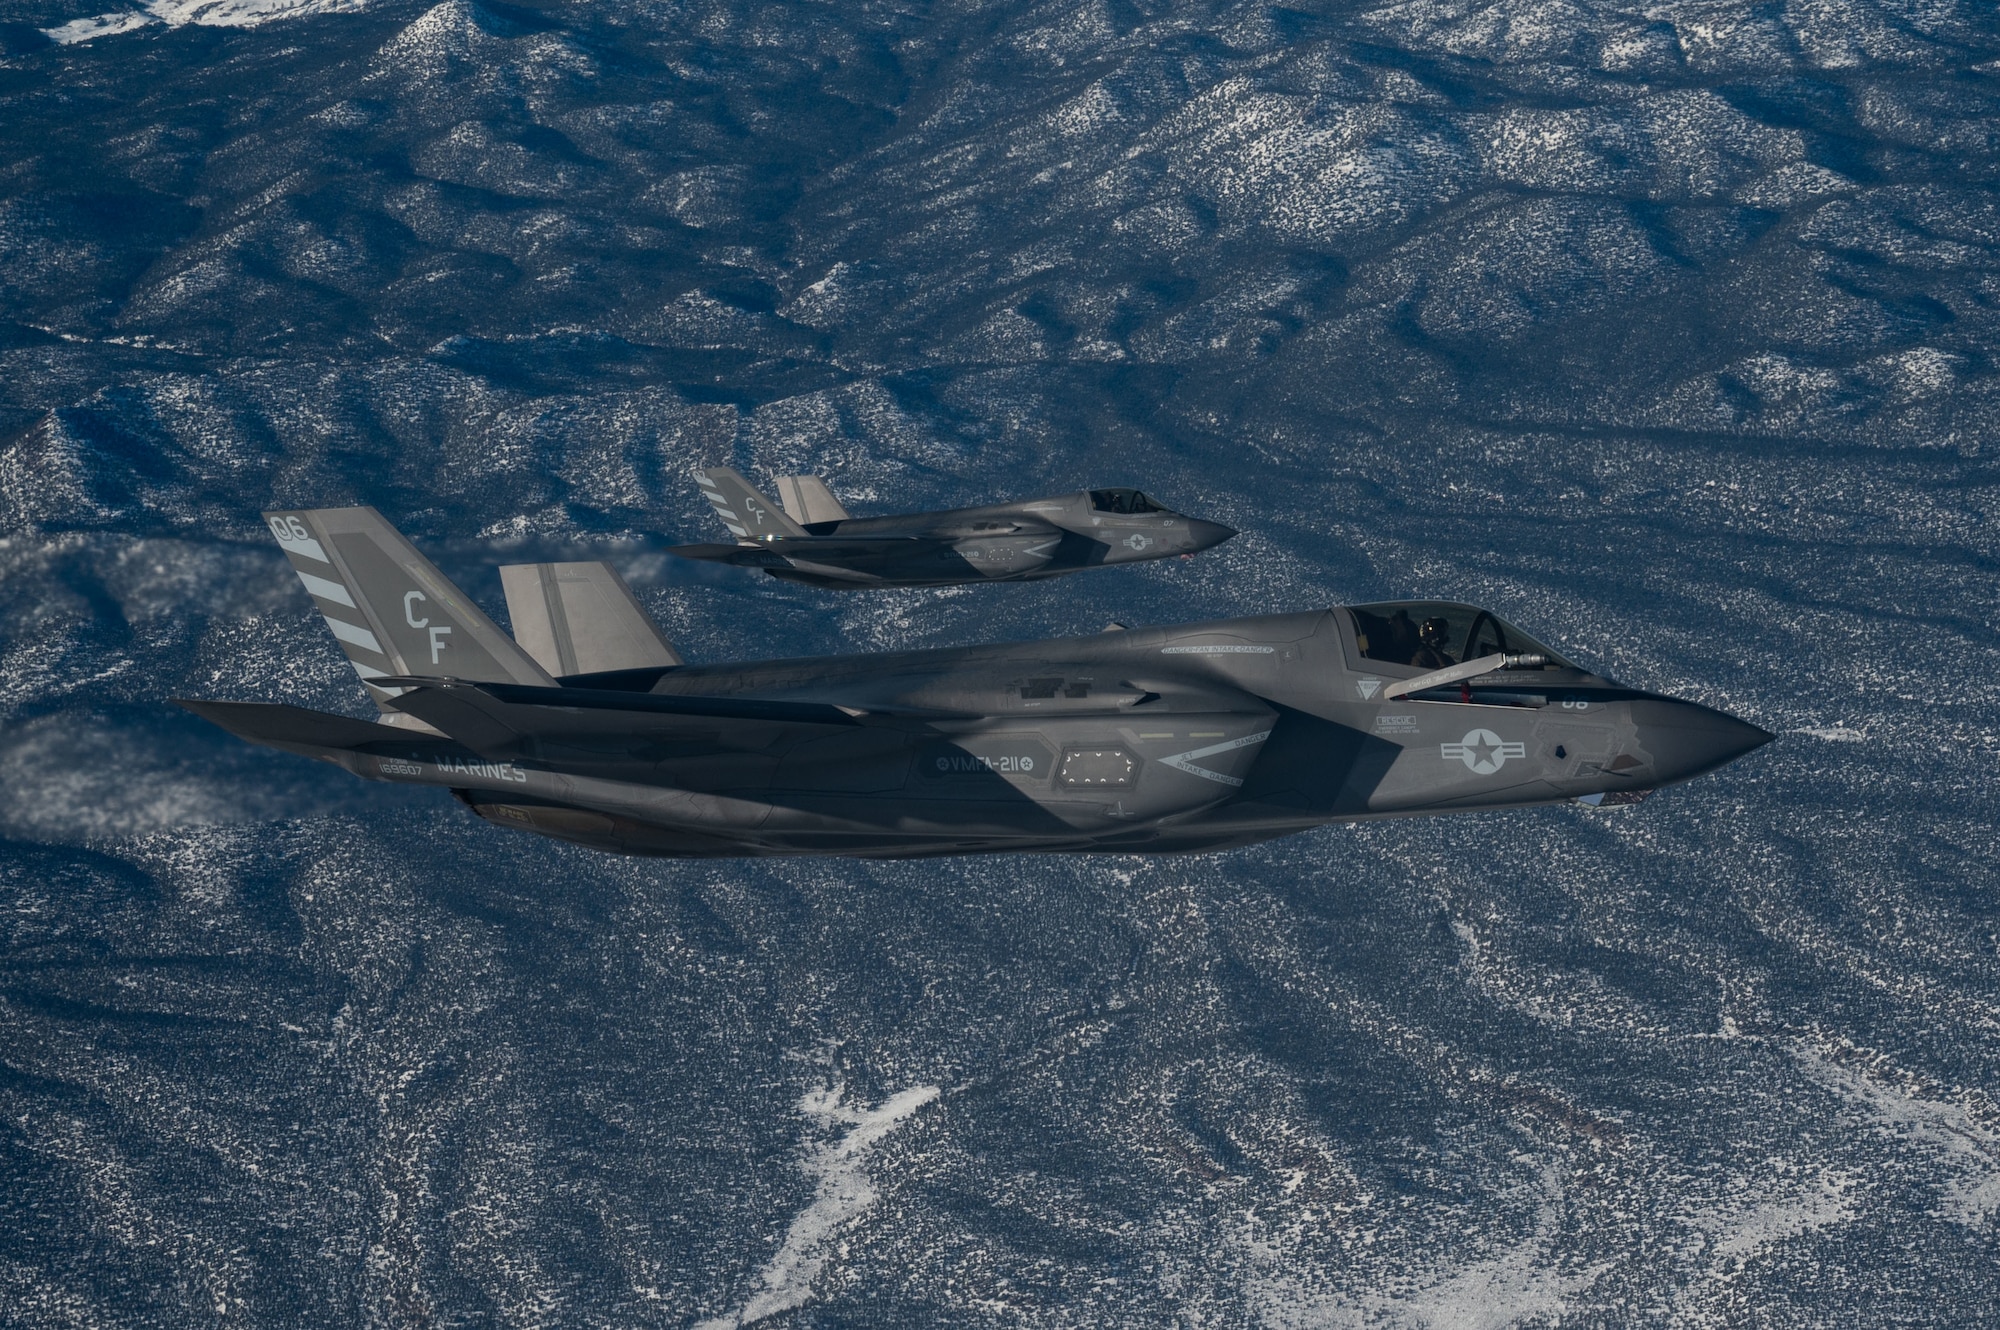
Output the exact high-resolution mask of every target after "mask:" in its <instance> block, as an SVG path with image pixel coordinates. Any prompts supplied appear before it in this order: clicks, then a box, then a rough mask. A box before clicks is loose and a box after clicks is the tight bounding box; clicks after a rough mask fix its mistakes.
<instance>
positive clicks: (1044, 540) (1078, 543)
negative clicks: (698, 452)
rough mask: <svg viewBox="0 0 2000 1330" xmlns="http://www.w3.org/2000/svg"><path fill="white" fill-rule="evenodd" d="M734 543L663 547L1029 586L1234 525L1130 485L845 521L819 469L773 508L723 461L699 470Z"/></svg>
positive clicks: (814, 580)
mask: <svg viewBox="0 0 2000 1330" xmlns="http://www.w3.org/2000/svg"><path fill="white" fill-rule="evenodd" d="M698 479H699V480H700V482H701V492H702V494H703V495H704V496H705V497H706V498H707V499H708V501H709V503H710V504H712V505H714V507H715V515H716V516H717V517H718V518H720V519H721V520H722V525H723V526H724V527H725V528H726V529H727V530H728V531H729V534H730V535H732V536H734V537H735V538H736V543H735V544H733V545H720V544H718V545H676V546H674V547H672V549H671V550H670V551H669V553H672V554H678V555H680V556H681V557H682V558H686V559H706V560H709V561H711V562H714V563H727V564H734V565H736V566H737V567H740V568H762V569H763V570H764V571H765V572H767V573H769V574H770V575H771V576H773V577H779V578H783V579H784V580H785V581H787V582H803V583H805V584H806V585H808V586H819V587H837V588H846V589H854V588H860V587H924V586H955V585H958V584H960V583H965V582H1025V581H1031V580H1034V579H1037V578H1043V577H1060V576H1062V575H1063V574H1064V573H1075V572H1081V571H1083V570H1084V569H1085V568H1097V567H1102V566H1104V565H1106V564H1114V563H1138V562H1140V561H1142V560H1146V559H1164V558H1167V557H1169V556H1170V555H1175V554H1193V553H1195V552H1196V551H1197V550H1205V549H1207V548H1209V547H1210V546H1212V545H1220V544H1221V543H1222V542H1223V541H1225V540H1228V539H1229V538H1230V537H1231V536H1233V535H1235V534H1236V532H1235V531H1234V530H1233V529H1231V528H1229V527H1226V526H1223V525H1222V524H1221V523H1220V522H1204V521H1202V520H1201V519H1200V518H1198V517H1185V516H1183V515H1181V514H1180V513H1177V512H1173V511H1171V510H1169V509H1166V508H1162V507H1160V506H1159V505H1158V504H1156V503H1154V502H1153V501H1152V500H1151V499H1149V498H1147V497H1146V496H1145V495H1144V494H1141V493H1140V492H1139V491H1138V490H1134V489H1111V490H1089V491H1086V492H1084V493H1081V494H1064V495H1059V496H1057V497H1055V498H1050V499H1030V500H1027V501H1026V502H1023V503H999V504H993V505H992V506H990V507H986V508H956V509H952V510H950V511H948V512H937V513H909V514H905V515H903V516H900V517H849V516H848V515H847V510H846V509H845V508H843V507H841V506H840V501H839V500H837V499H835V498H834V497H833V492H832V491H831V490H829V489H828V488H827V487H826V482H825V481H823V480H821V479H820V478H819V477H818V476H780V477H778V496H779V498H780V499H781V500H782V506H781V505H780V504H775V503H772V502H771V501H770V500H769V499H767V498H765V497H764V495H763V494H761V493H759V492H758V490H757V488H756V487H755V486H753V485H752V484H751V483H750V482H749V481H747V480H745V479H744V478H743V477H742V476H741V475H739V474H738V473H736V472H735V471H732V470H730V469H729V468H728V467H714V468H711V469H710V470H707V471H703V472H700V473H698Z"/></svg>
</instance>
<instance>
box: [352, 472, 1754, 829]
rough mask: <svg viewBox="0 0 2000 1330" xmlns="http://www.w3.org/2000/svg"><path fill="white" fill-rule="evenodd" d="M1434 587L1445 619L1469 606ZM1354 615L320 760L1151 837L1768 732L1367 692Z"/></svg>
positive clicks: (777, 665)
mask: <svg viewBox="0 0 2000 1330" xmlns="http://www.w3.org/2000/svg"><path fill="white" fill-rule="evenodd" d="M967 511H969V512H978V511H981V510H967ZM861 520H864V521H865V520H882V519H861ZM843 525H845V524H843ZM1383 608H1384V607H1373V609H1374V610H1381V609H1383ZM1447 608H1452V607H1447ZM1456 610H1463V611H1464V612H1465V613H1464V614H1462V615H1460V616H1459V618H1458V619H1456V620H1454V621H1453V622H1457V623H1461V624H1462V623H1464V622H1465V621H1466V619H1465V616H1466V615H1473V614H1478V613H1479V612H1477V611H1474V610H1472V609H1471V608H1470V607H1456V609H1455V610H1454V612H1456ZM1369 613H1370V611H1369V610H1367V609H1364V610H1362V611H1360V614H1361V616H1362V617H1357V611H1354V610H1348V609H1333V610H1323V611H1312V612H1308V613H1300V614H1284V615H1269V616H1260V617H1254V618H1240V619H1228V620H1220V621H1214V622H1207V623H1194V624H1184V625H1178V626H1173V627H1161V628H1144V629H1134V630H1130V631H1111V632H1105V633H1101V634H1098V635H1095V636H1092V637H1082V638H1062V639H1055V640H1050V641H1040V642H1024V643H1011V644H1002V645H992V646H978V647H965V648H952V649H944V650H929V651H913V652H900V653H890V654H876V655H856V656H831V657H810V658H800V659H790V660H771V661H759V662H747V663H735V664H722V665H686V666H680V667H676V668H670V669H662V670H651V671H643V672H636V673H633V674H627V675H620V676H597V677H578V678H571V679H565V680H563V681H562V682H563V683H564V684H565V685H567V686H569V687H571V688H579V689H590V690H594V691H596V692H599V693H602V694H603V696H604V699H605V703H606V704H610V703H613V702H615V700H616V697H617V696H618V695H619V694H620V693H621V692H623V693H628V694H637V693H644V694H646V695H649V696H655V697H672V696H688V697H700V698H744V699H761V700H768V701H772V702H794V703H815V704H830V705H831V706H832V707H837V708H839V715H841V716H845V717H849V718H851V720H852V723H851V724H847V725H842V726H834V727H828V726H818V727H812V726H808V727H796V726H794V727H787V726H785V725H779V724H772V725H768V726H762V727H758V726H749V727H742V726H734V727H732V726H724V725H718V726H717V727H716V728H715V729H714V731H713V732H712V733H704V734H700V735H691V734H686V733H682V734H679V735H677V736H676V737H675V738H674V739H673V740H671V741H662V740H661V739H659V738H658V737H657V736H656V737H652V738H648V737H645V736H644V735H632V736H626V737H620V736H610V737H606V736H602V735H600V736H598V737H596V738H593V739H591V740H588V741H579V740H577V739H575V738H574V737H571V738H568V739H564V740H562V741H560V742H542V741H536V740H528V741H525V742H524V744H523V745H522V746H521V747H520V749H519V750H518V754H517V755H516V756H513V757H511V758H510V759H509V760H506V761H498V762H496V761H488V760H482V759H474V758H469V757H468V756H467V755H466V753H465V752H464V750H463V749H461V748H460V747H459V746H458V745H457V744H455V743H452V742H451V741H449V740H442V739H440V740H428V739H424V738H422V737H421V736H408V737H406V736H403V735H397V736H395V737H394V738H393V739H385V741H384V742H383V744H381V745H374V744H371V745H369V751H357V752H350V753H345V754H341V755H338V756H336V757H334V758H332V760H335V761H339V762H340V763H341V764H342V765H344V766H347V767H348V768H349V769H350V770H353V771H354V772H355V773H356V774H358V775H362V776H365V777H368V778H371V779H381V780H393V781H407V782H414V783H422V784H441V785H446V786H449V787H451V788H452V789H454V790H455V791H457V792H459V794H460V797H461V798H462V799H463V800H464V801H465V802H466V803H467V804H469V805H470V806H471V807H472V808H474V809H475V810H476V811H477V812H479V813H480V814H481V815H482V816H484V817H487V818H489V819H490V820H492V821H495V822H499V823H502V824H505V825H511V826H516V827H520V828H522V829H525V830H530V831H536V832H539V833H542V834H546V835H551V836H556V837H559V838H562V839H566V840H571V841H576V842H579V843H582V844H585V845H590V846H593V847H596V848H599V849H605V850H612V851H620V852H624V853H632V854H655V855H783V854H794V855H796V854H847V855H864V856H880V857H901V856H915V855H935V854H955V853H992V852H1019V851H1052V852H1140V853H1158V852H1172V851H1192V850H1206V849H1216V848H1222V847H1226V846H1231V845H1239V844H1246V843H1250V842H1254V841H1259V840H1264V839H1268V838H1270V837H1274V836H1282V835H1285V834H1288V833H1291V832H1295V831H1300V830H1303V829H1306V828H1309V827H1313V826H1318V825H1322V824H1325V823H1329V822H1342V821H1354V820H1360V819H1366V818H1378V817H1393V816H1410V815H1415V814H1425V813H1441V812H1457V811H1469V810H1475V809H1495V808H1508V807H1518V806H1522V805H1530V804H1544V803H1556V802H1560V801H1564V800H1570V799H1591V798H1595V797H1600V796H1602V797H1608V798H1610V799H1611V800H1612V801H1613V802H1618V801H1628V800H1630V799H1632V798H1634V797H1635V796H1636V795H1637V794H1638V793H1639V792H1643V791H1648V790H1651V789H1655V788H1657V787H1659V786H1662V785H1666V784H1670V783H1673V782H1676V781H1681V780H1686V779H1688V778H1690V777H1692V776H1696V775H1699V774H1701V773H1703V772H1705V771H1708V770H1711V769H1713V768H1714V767H1716V766H1719V765H1721V764H1722V763H1724V762H1727V761H1729V760H1730V759H1732V758H1734V757H1736V756H1740V755H1741V754H1742V753H1745V752H1748V751H1749V750H1750V749H1752V748H1755V747H1756V746H1758V745H1759V744H1761V743H1763V742H1765V741H1766V740H1768V738H1769V737H1770V736H1769V735H1767V734H1765V732H1764V731H1762V730H1760V729H1757V728H1756V727H1754V726H1751V725H1748V724H1746V723H1744V722H1742V721H1738V720H1736V719H1734V718H1732V717H1730V716H1727V715H1724V714H1723V713H1721V712H1718V711H1714V710H1711V709H1709V708H1707V707H1703V706H1700V705H1698V704H1695V703H1690V702H1683V701H1677V700H1674V699H1671V698H1665V697H1659V696H1655V695H1652V694H1648V693H1644V692H1641V691H1638V690H1634V689H1630V688H1625V687H1621V686H1620V685H1618V684H1616V683H1614V682H1612V681H1610V680H1608V679H1604V678H1601V677H1598V676H1595V675H1592V674H1589V673H1587V672H1585V671H1583V670H1580V669H1576V668H1573V667H1570V666H1568V665H1566V664H1564V663H1562V662H1560V661H1559V660H1557V661H1555V662H1554V663H1552V664H1550V665H1548V666H1546V667H1543V668H1533V669H1510V670H1506V671H1502V672H1499V673H1493V674H1489V675H1486V676H1484V677H1482V678H1480V679H1478V680H1475V681H1471V682H1468V683H1464V684H1459V685H1455V686H1453V687H1451V688H1449V689H1433V690H1429V691H1426V692H1424V693H1421V694H1418V695H1414V696H1408V697H1398V698H1395V699H1392V700H1390V699H1385V698H1384V697H1383V691H1384V689H1385V688H1388V687H1389V686H1390V685H1393V684H1395V683H1396V682H1397V681H1399V680H1408V679H1411V678H1413V677H1416V676H1420V675H1423V674H1424V673H1425V668H1424V665H1423V664H1422V663H1410V662H1408V661H1406V660H1402V659H1397V658H1396V657H1398V656H1399V655H1403V654H1407V653H1403V652H1399V651H1395V650H1389V651H1385V649H1384V646H1383V643H1384V641H1385V634H1384V631H1383V630H1382V629H1380V628H1379V627H1376V628H1375V629H1374V639H1373V641H1372V642H1371V640H1370V638H1369V630H1370V626H1371V625H1379V624H1383V623H1387V622H1390V621H1389V620H1388V619H1386V618H1384V617H1382V616H1380V615H1375V616H1374V617H1367V616H1368V615H1369ZM1488 621H1490V622H1491V623H1492V624H1493V625H1495V627H1493V628H1492V629H1491V630H1490V631H1491V632H1494V633H1500V634H1502V637H1503V638H1504V633H1503V632H1502V629H1503V628H1505V626H1504V625H1500V623H1499V621H1498V620H1496V619H1492V616H1490V615H1487V616H1482V617H1481V618H1478V619H1473V620H1471V624H1472V626H1471V627H1470V628H1469V629H1467V630H1465V632H1466V637H1467V640H1466V642H1465V643H1464V645H1463V648H1462V649H1461V651H1460V654H1466V655H1469V654H1470V653H1471V652H1472V651H1473V650H1474V649H1475V644H1474V642H1473V641H1472V638H1474V637H1477V636H1478V635H1479V634H1480V633H1482V632H1486V631H1489V630H1487V629H1485V628H1482V627H1481V626H1480V625H1481V624H1482V623H1485V622H1488ZM1438 622H1444V620H1443V619H1439V620H1438ZM1506 631H1512V632H1514V633H1515V638H1516V644H1517V645H1518V643H1519V642H1520V641H1521V640H1522V639H1520V637H1519V634H1518V631H1517V630H1511V629H1507V630H1506ZM1484 645H1485V644H1484V643H1483V640H1482V643H1481V644H1480V646H1479V648H1478V649H1484ZM1530 645H1532V644H1530ZM1502 646H1503V648H1507V647H1508V644H1507V643H1506V642H1505V641H1504V640H1503V641H1502ZM1371 653H1372V654H1371Z"/></svg>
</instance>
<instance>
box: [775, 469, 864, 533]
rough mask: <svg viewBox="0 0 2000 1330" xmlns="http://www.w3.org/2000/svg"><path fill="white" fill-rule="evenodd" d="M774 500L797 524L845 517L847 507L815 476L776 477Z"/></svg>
mask: <svg viewBox="0 0 2000 1330" xmlns="http://www.w3.org/2000/svg"><path fill="white" fill-rule="evenodd" d="M778 502H779V503H782V504H784V505H785V511H786V512H788V513H790V514H791V516H792V520H793V521H794V522H797V523H798V524H799V525H800V526H811V525H812V524H813V523H815V522H845V521H846V520H847V509H845V508H843V507H841V506H840V500H838V499H836V498H834V497H833V491H832V490H830V489H828V488H827V487H826V482H825V481H824V480H821V479H820V478H819V477H818V476H779V477H778Z"/></svg>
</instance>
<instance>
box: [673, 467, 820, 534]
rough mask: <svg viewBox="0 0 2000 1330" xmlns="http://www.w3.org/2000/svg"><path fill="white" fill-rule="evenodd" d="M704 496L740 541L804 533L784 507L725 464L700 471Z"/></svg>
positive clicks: (697, 473)
mask: <svg viewBox="0 0 2000 1330" xmlns="http://www.w3.org/2000/svg"><path fill="white" fill-rule="evenodd" d="M695 479H696V480H698V481H700V482H701V493H702V497H703V498H705V499H707V500H708V502H709V504H710V506H712V507H713V508H714V509H715V515H716V516H717V517H719V518H721V519H722V525H723V526H725V527H727V528H728V529H729V534H730V535H732V536H734V537H736V538H737V539H738V540H769V539H771V538H772V537H774V536H803V535H804V534H805V528H804V527H802V526H800V525H799V524H798V523H797V522H794V521H793V520H792V519H791V518H789V517H787V516H786V515H785V512H784V510H783V509H781V508H780V507H778V505H777V504H775V503H772V502H771V501H770V500H769V499H767V498H765V497H764V496H763V495H762V494H759V493H758V492H757V487H756V486H754V485H752V484H751V483H750V482H749V481H747V480H745V479H744V478H743V477H742V476H741V475H739V474H738V473H737V472H735V471H733V470H731V469H730V468H728V467H726V466H717V467H710V468H709V469H708V470H706V471H697V472H696V473H695Z"/></svg>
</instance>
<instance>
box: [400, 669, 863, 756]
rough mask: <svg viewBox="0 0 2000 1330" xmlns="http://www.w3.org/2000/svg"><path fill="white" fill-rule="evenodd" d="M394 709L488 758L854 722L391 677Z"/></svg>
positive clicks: (805, 707)
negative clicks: (548, 749) (396, 690)
mask: <svg viewBox="0 0 2000 1330" xmlns="http://www.w3.org/2000/svg"><path fill="white" fill-rule="evenodd" d="M390 686H391V687H398V688H403V689H407V690H408V691H406V692H403V693H401V694H399V695H397V696H396V697H395V698H393V699H392V704H393V705H394V706H395V707H396V708H397V709H398V710H400V711H405V712H408V713H409V714H410V715H412V716H415V717H416V718H417V719H419V720H421V721H424V722H425V723H426V724H429V725H431V726H434V727H435V728H437V729H438V730H440V731H442V732H443V733H444V734H446V735H449V736H450V737H451V738H453V739H456V740H458V741H459V742H460V743H462V744H464V745H465V746H466V747H468V748H470V749H471V750H472V751H473V752H475V753H478V754H479V755H480V756H481V757H484V758H487V759H489V760H492V761H504V760H511V759H514V758H520V757H530V756H533V755H534V753H535V751H536V750H538V749H541V748H544V747H549V746H553V747H559V748H575V749H585V750H604V751H609V750H615V749H620V748H630V747H635V746H644V745H649V744H659V743H676V742H678V743H690V742H701V743H709V744H713V745H714V746H715V747H716V748H717V749H718V750H724V749H728V750H739V751H740V750H742V749H746V748H747V749H762V748H768V747H770V746H771V745H772V744H775V743H778V742H780V741H782V740H784V739H786V738H801V739H802V738H809V737H818V736H821V735H825V734H827V733H830V732H832V731H834V730H838V729H843V728H849V727H852V726H854V725H855V724H857V723H858V722H857V721H856V719H855V717H854V715H852V714H851V713H849V712H846V711H843V710H841V709H840V708H839V707H836V706H831V705H828V704H826V703H823V702H771V701H764V700H761V699H758V698H743V697H690V696H676V695H673V694H660V693H623V692H608V691H606V690H603V689H596V688H533V687H523V686H518V685H512V684H499V685H490V686H482V685H479V684H474V683H467V682H464V681H463V680H458V679H431V678H420V677H398V678H397V679H395V680H394V681H393V683H391V684H390Z"/></svg>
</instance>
